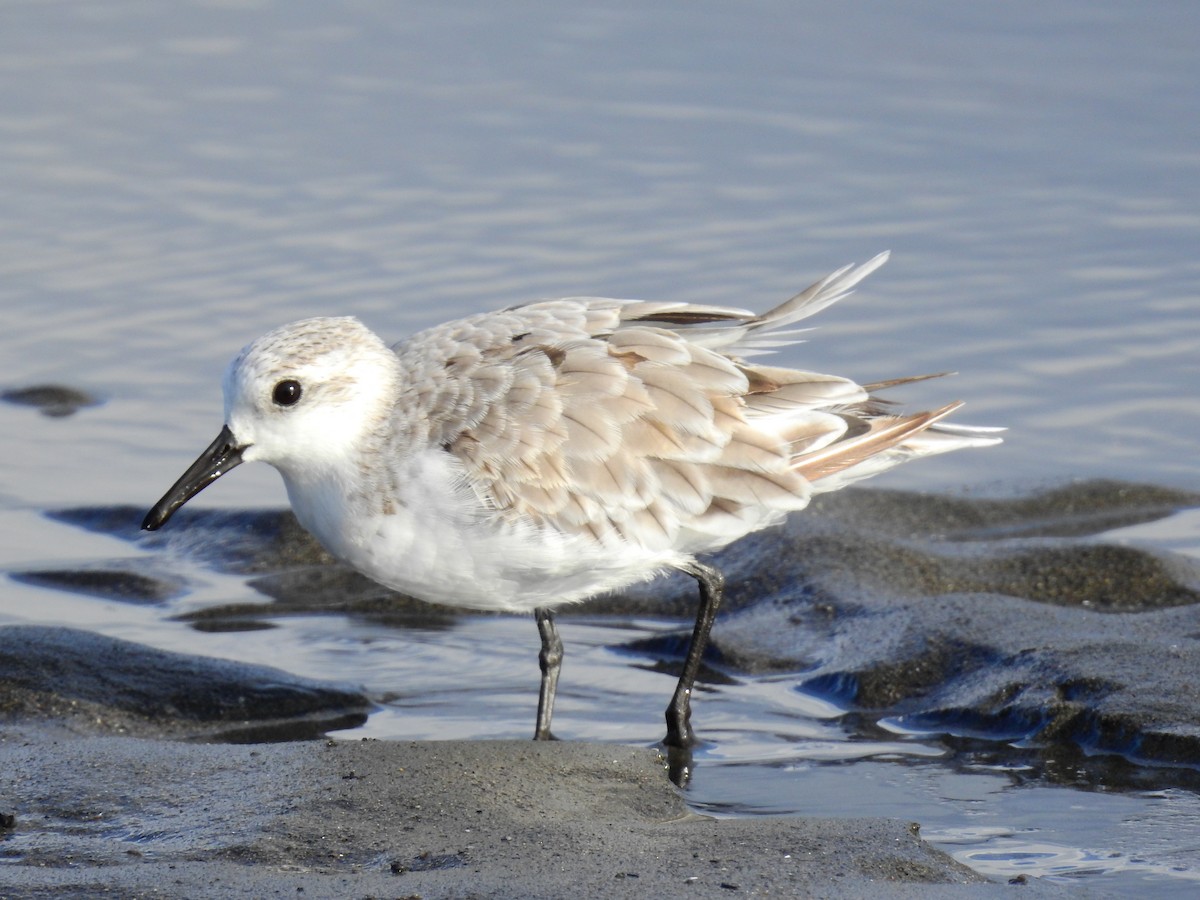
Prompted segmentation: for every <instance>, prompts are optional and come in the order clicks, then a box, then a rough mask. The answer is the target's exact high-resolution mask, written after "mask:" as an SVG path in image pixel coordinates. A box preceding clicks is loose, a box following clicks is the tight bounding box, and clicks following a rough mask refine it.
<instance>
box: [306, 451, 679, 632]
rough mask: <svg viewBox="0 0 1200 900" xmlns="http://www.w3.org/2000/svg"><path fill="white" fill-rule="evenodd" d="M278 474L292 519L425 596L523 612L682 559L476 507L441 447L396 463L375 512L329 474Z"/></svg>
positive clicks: (388, 580)
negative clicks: (313, 477) (390, 486)
mask: <svg viewBox="0 0 1200 900" xmlns="http://www.w3.org/2000/svg"><path fill="white" fill-rule="evenodd" d="M283 474H284V480H285V482H286V484H287V487H288V495H289V498H290V500H291V503H292V507H293V509H294V510H295V512H296V516H297V518H298V519H299V520H300V523H301V524H302V525H303V526H304V527H305V528H307V529H308V530H309V531H311V532H312V533H313V534H314V535H315V536H316V537H317V538H318V540H320V541H321V543H322V544H323V545H324V546H325V547H326V549H328V550H329V551H330V552H331V553H333V554H334V555H335V556H337V557H338V558H339V559H341V560H342V561H343V562H345V563H347V564H348V565H350V566H352V567H354V568H355V569H357V570H359V571H360V572H362V573H363V574H365V575H367V576H368V577H370V578H372V579H374V580H376V581H378V582H380V583H381V584H384V585H386V586H387V587H390V588H393V589H395V590H398V591H401V592H403V593H406V594H410V595H412V596H414V597H417V598H419V599H421V600H425V601H427V602H431V603H442V604H446V605H448V606H461V607H468V608H472V609H485V610H503V611H529V610H533V609H536V608H538V607H553V606H557V605H559V604H561V603H568V602H572V601H577V600H583V599H586V598H587V597H591V596H594V595H596V594H599V593H603V592H605V591H609V590H615V589H617V588H620V587H624V586H626V585H629V584H632V583H634V582H636V581H640V580H643V579H646V578H649V577H652V576H653V575H655V574H656V573H657V572H659V571H660V570H662V569H663V568H664V567H665V566H669V565H672V564H674V563H677V562H679V561H680V560H682V559H683V558H684V557H683V556H682V555H680V554H677V553H674V552H671V551H668V552H651V551H646V550H643V549H641V548H636V547H632V546H630V545H628V544H618V545H607V546H602V545H600V544H599V543H597V542H596V541H595V540H594V539H592V538H590V537H584V536H579V535H566V534H563V533H561V532H559V531H557V530H555V529H553V528H545V527H538V526H536V525H535V524H533V523H532V522H528V521H513V520H511V519H506V518H504V517H502V516H500V515H498V514H497V513H496V512H495V511H493V510H490V509H488V508H487V507H486V505H485V504H484V502H483V501H482V500H481V499H480V497H479V496H478V495H477V494H476V493H475V491H473V490H472V488H471V487H470V485H469V484H468V483H467V482H466V481H465V479H464V478H463V475H462V471H461V467H460V466H459V465H458V463H457V461H456V460H455V459H454V458H453V457H452V456H451V455H450V454H448V453H446V452H445V451H442V450H441V449H426V450H423V451H420V452H417V453H415V454H413V455H412V456H411V457H410V458H409V459H407V460H406V461H404V462H402V463H401V464H399V465H398V466H397V471H396V473H395V474H396V479H395V482H394V492H393V493H392V495H391V496H390V497H389V501H390V502H389V503H388V504H387V505H386V506H385V507H384V509H383V510H382V511H380V510H379V509H378V507H372V506H368V505H365V504H363V503H356V502H354V501H353V500H352V499H350V498H348V497H347V495H346V492H345V489H344V487H342V486H340V485H339V483H338V482H337V481H306V482H299V481H296V480H294V479H292V478H289V477H288V475H287V473H283Z"/></svg>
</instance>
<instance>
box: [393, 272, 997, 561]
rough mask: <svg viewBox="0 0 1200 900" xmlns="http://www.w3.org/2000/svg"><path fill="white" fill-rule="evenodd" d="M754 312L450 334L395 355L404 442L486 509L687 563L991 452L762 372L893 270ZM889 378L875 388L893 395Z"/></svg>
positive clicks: (826, 381) (517, 320)
mask: <svg viewBox="0 0 1200 900" xmlns="http://www.w3.org/2000/svg"><path fill="white" fill-rule="evenodd" d="M884 258H885V257H882V256H881V257H877V258H876V259H874V260H872V261H871V262H870V263H867V264H866V265H864V266H861V267H859V268H856V269H851V268H849V267H848V268H847V269H843V270H841V271H839V272H836V273H834V274H833V275H831V276H829V277H828V278H826V279H823V280H822V281H820V282H818V283H817V284H815V285H813V287H812V288H810V289H809V290H808V291H806V292H804V293H803V294H800V295H798V296H797V297H795V298H793V299H792V300H790V301H788V303H785V304H783V305H782V306H780V307H777V308H776V309H774V310H771V311H770V312H768V313H765V314H763V315H761V316H757V315H755V314H753V313H750V312H748V311H746V310H740V309H732V308H724V307H712V306H697V305H691V304H683V303H643V302H637V301H619V300H608V299H597V298H568V299H563V300H553V301H546V302H541V303H534V304H530V305H527V306H522V307H516V308H513V309H509V310H505V311H502V312H497V313H488V314H483V315H478V316H473V317H470V318H467V319H462V320H459V321H457V322H451V323H447V324H445V325H442V326H438V327H436V328H433V329H430V330H428V331H425V332H421V333H419V334H417V335H415V336H413V337H412V338H411V339H409V340H408V341H405V342H403V343H401V344H399V345H397V346H396V348H395V349H396V352H397V354H398V356H399V359H400V361H401V366H402V369H403V378H402V383H403V384H404V385H405V388H404V391H405V397H404V398H402V400H401V403H400V406H399V407H398V409H397V422H398V423H399V422H403V423H405V426H404V428H403V429H399V433H402V436H401V437H400V440H403V441H405V442H407V443H408V444H409V445H410V446H412V445H414V444H416V445H420V446H423V447H427V448H442V449H443V450H444V451H445V452H446V453H448V454H450V455H451V456H452V457H453V459H454V461H455V463H456V465H459V466H461V470H462V472H463V475H464V476H465V479H466V481H467V483H468V484H469V485H470V488H471V490H473V491H474V492H475V494H476V495H477V496H478V498H479V502H480V505H481V509H483V510H485V511H486V512H487V514H489V515H493V516H494V517H495V518H496V520H497V521H498V522H500V523H525V524H532V525H533V526H534V527H536V528H539V529H550V530H553V531H555V532H559V533H562V534H565V535H578V536H580V537H583V538H586V539H588V541H589V543H590V542H594V543H595V544H597V545H598V546H603V547H607V548H610V549H611V548H614V547H618V546H620V545H626V546H628V545H633V546H636V547H639V548H641V549H642V550H644V551H651V552H653V551H663V552H673V553H682V554H688V555H690V554H694V553H699V552H703V551H705V550H709V549H714V548H717V547H720V546H723V545H724V544H727V543H729V542H730V541H733V540H735V539H737V538H739V537H741V536H743V535H745V534H747V533H749V532H751V531H755V530H757V529H759V528H762V527H765V526H766V525H769V524H771V523H774V522H776V521H778V520H779V519H781V518H782V516H783V515H785V514H786V513H787V512H788V511H789V510H795V509H799V508H801V507H803V506H805V505H806V504H807V502H808V500H809V498H810V496H811V494H812V493H814V492H817V491H820V490H828V489H834V488H836V487H840V486H842V485H843V484H845V483H847V482H848V481H851V480H854V479H855V478H858V477H864V476H866V475H870V474H874V473H875V472H876V471H881V470H882V469H884V468H887V467H889V466H891V465H894V464H896V463H897V462H901V461H903V460H904V459H908V458H912V457H915V456H921V455H926V454H928V453H935V452H941V451H943V450H950V449H956V448H957V447H961V446H969V445H973V444H981V443H992V442H994V440H995V439H994V438H990V437H988V436H986V435H984V434H982V433H981V432H979V431H976V430H972V429H962V428H959V429H950V428H947V427H944V426H937V425H936V424H935V423H937V422H938V420H939V419H941V417H942V416H944V415H946V414H947V413H948V412H950V411H951V410H952V409H953V408H954V407H953V406H949V407H944V408H943V409H940V410H936V411H933V412H928V413H919V414H916V415H912V416H901V415H896V414H894V413H892V412H890V411H889V409H888V406H887V404H884V403H881V402H880V401H878V400H877V399H875V398H874V397H873V396H872V394H871V391H870V389H869V388H870V387H871V386H867V387H862V386H860V385H858V384H856V383H855V382H853V381H851V380H849V379H846V378H840V377H836V376H829V375H821V374H818V373H814V372H806V371H801V370H796V369H788V368H782V367H775V366H765V365H759V364H756V363H754V362H751V361H749V358H750V357H752V356H753V355H755V354H760V353H762V352H765V351H769V350H771V349H774V348H776V347H778V346H783V345H786V344H790V343H793V342H794V341H795V334H796V332H794V331H787V330H785V329H786V326H788V325H791V324H792V323H794V322H796V321H798V320H799V319H801V318H804V317H805V316H807V315H811V314H812V313H813V312H816V311H818V310H819V309H822V308H824V307H825V306H827V305H829V304H830V303H832V302H834V301H836V300H837V299H840V298H841V297H842V296H845V294H846V293H848V292H849V291H850V289H852V288H853V286H854V285H855V284H857V283H858V281H860V280H861V279H862V278H863V277H865V276H866V275H867V274H869V272H870V271H872V270H873V269H874V268H876V267H877V266H878V265H880V264H881V263H882V262H883V259H884ZM894 383H896V382H891V383H888V384H886V385H879V386H877V387H886V386H890V385H891V384H894Z"/></svg>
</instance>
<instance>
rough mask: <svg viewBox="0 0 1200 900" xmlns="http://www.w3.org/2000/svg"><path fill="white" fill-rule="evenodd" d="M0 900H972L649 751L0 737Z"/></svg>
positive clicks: (897, 853)
mask: <svg viewBox="0 0 1200 900" xmlns="http://www.w3.org/2000/svg"><path fill="white" fill-rule="evenodd" d="M0 768H2V769H3V770H4V771H5V772H6V773H8V775H7V778H6V781H7V782H8V785H7V786H6V788H5V789H4V795H3V798H2V800H0V805H2V806H3V807H4V809H5V810H7V811H9V812H12V811H13V810H15V821H14V822H13V824H12V825H11V827H10V828H8V829H7V830H6V831H5V832H4V838H3V839H2V840H0V856H2V857H3V859H4V863H5V864H4V865H2V866H0V895H3V896H6V897H20V896H48V895H51V894H53V895H54V896H84V895H87V896H94V895H103V894H111V895H120V896H167V897H201V896H214V895H216V896H256V897H261V896H282V895H287V896H297V895H301V894H302V895H303V896H305V897H380V896H387V897H514V898H515V897H564V896H578V897H599V896H605V897H621V896H630V897H632V896H639V897H644V896H688V897H692V896H696V897H708V896H721V897H727V896H731V895H737V894H746V895H753V896H761V895H772V896H793V897H794V896H807V897H822V896H825V897H829V896H836V897H881V898H882V897H973V896H993V895H999V894H1001V893H1004V894H1011V893H1012V892H1013V891H1014V890H1020V891H1022V896H1024V894H1025V893H1028V891H1029V890H1031V889H1032V890H1034V891H1035V892H1036V893H1037V894H1038V895H1039V896H1045V895H1048V894H1049V895H1053V893H1054V891H1053V890H1052V889H1047V888H1044V887H1043V886H1035V885H1026V886H1024V887H1021V888H1017V887H1010V886H1007V885H997V884H992V883H988V882H987V881H986V880H985V879H983V878H982V877H981V876H979V875H976V874H975V873H973V872H971V871H970V870H968V869H966V868H965V867H963V866H961V865H959V864H957V863H955V862H954V861H952V860H951V859H950V858H949V857H947V856H946V855H944V854H942V853H940V852H939V851H937V850H934V849H932V848H931V847H929V846H928V845H927V844H925V843H924V842H922V841H921V840H920V838H919V836H918V832H917V828H916V826H914V825H911V824H909V823H905V822H900V821H895V820H889V819H869V818H858V819H808V818H795V817H788V818H777V817H763V818H749V819H722V820H717V819H712V818H708V817H703V816H698V815H694V814H692V813H689V812H688V810H687V808H686V806H685V805H684V803H683V801H682V799H681V797H680V795H679V793H678V792H677V791H676V790H675V788H674V787H673V786H672V785H671V784H670V783H669V782H668V781H667V778H666V774H665V771H664V768H663V765H662V762H661V760H660V758H659V756H658V754H657V753H655V752H654V751H652V750H647V749H639V748H629V747H619V746H601V745H593V744H574V743H552V744H535V743H534V742H532V741H499V742H492V741H481V742H474V741H471V742H445V743H439V742H390V741H373V740H372V741H361V742H333V741H306V742H292V743H282V744H259V745H229V744H198V743H186V742H174V741H157V740H147V739H141V738H121V737H78V736H72V735H68V734H67V733H66V732H58V733H55V729H54V728H53V727H50V726H40V727H34V728H28V727H22V728H17V729H11V728H10V729H6V730H5V732H4V737H3V739H0Z"/></svg>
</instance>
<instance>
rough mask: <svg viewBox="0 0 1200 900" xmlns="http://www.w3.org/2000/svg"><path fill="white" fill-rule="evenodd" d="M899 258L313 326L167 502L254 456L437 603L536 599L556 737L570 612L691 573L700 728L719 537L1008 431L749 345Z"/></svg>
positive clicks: (345, 551)
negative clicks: (471, 311) (557, 617)
mask: <svg viewBox="0 0 1200 900" xmlns="http://www.w3.org/2000/svg"><path fill="white" fill-rule="evenodd" d="M886 259H887V254H886V253H882V254H880V255H879V256H876V257H875V258H874V259H872V260H871V261H870V262H868V263H866V264H865V265H863V266H859V267H857V268H855V267H853V266H846V267H845V268H843V269H839V270H838V271H837V272H834V273H833V274H832V275H829V276H828V277H826V278H823V279H822V280H820V281H818V282H817V283H816V284H814V285H813V286H812V287H810V288H808V290H806V291H804V292H803V293H801V294H799V295H797V296H795V297H793V298H792V299H791V300H788V301H787V302H786V303H784V304H782V305H781V306H778V307H776V308H775V309H772V310H771V311H770V312H767V313H764V314H763V315H755V314H754V313H752V312H749V311H747V310H744V309H736V308H727V307H720V306H698V305H693V304H688V303H647V302H641V301H630V300H606V299H598V298H593V297H570V298H566V299H562V300H549V301H543V302H537V303H531V304H529V305H526V306H518V307H514V308H511V309H506V310H502V311H500V312H493V313H485V314H482V315H475V316H470V317H468V318H465V319H460V320H459V321H456V322H449V323H447V324H444V325H439V326H437V327H435V328H431V329H429V330H427V331H422V332H420V333H418V334H416V335H414V336H413V337H411V338H409V339H408V340H406V341H402V342H400V343H399V344H396V345H395V346H394V347H392V348H389V347H388V346H387V345H386V344H385V343H384V342H383V341H382V340H380V339H379V338H378V337H377V336H376V335H375V334H374V333H372V332H371V331H369V330H368V329H367V328H365V327H364V326H363V325H362V324H361V323H359V322H358V321H357V320H356V319H353V318H316V319H305V320H303V321H300V322H295V323H293V324H291V325H285V326H283V327H282V328H279V329H277V330H275V331H272V332H270V333H268V334H266V335H264V336H263V337H260V338H259V339H258V340H256V341H254V342H253V343H251V344H250V345H249V346H247V347H246V348H245V349H244V350H243V351H242V352H241V354H240V355H239V356H238V357H237V358H236V359H235V360H234V361H233V362H232V363H231V365H230V366H229V369H228V371H227V373H226V375H225V381H224V389H225V427H224V428H222V429H221V433H220V434H219V435H218V436H217V439H216V440H215V441H213V443H212V445H211V446H210V447H209V448H208V449H207V450H205V451H204V453H203V454H201V456H200V458H199V459H197V460H196V462H195V463H193V464H192V466H191V468H189V469H188V470H187V471H186V472H185V473H184V475H183V477H181V478H180V479H179V481H178V482H176V483H175V485H174V486H173V487H172V488H171V489H170V490H169V491H168V492H167V493H166V495H165V496H164V497H163V498H162V499H161V500H160V501H159V502H158V504H157V505H155V507H154V508H153V509H152V510H150V512H149V513H148V514H147V516H146V519H145V522H144V523H143V525H142V527H143V528H147V529H150V530H154V529H156V528H159V527H161V526H162V525H163V524H164V523H165V522H166V521H167V520H168V519H169V518H170V517H171V515H172V514H173V513H174V512H175V511H176V510H177V509H179V507H180V506H182V505H183V504H184V503H185V502H187V500H188V499H189V498H191V497H192V496H194V495H195V494H196V493H197V492H199V491H200V490H202V489H203V488H205V487H206V486H207V485H209V484H211V483H212V482H213V481H215V480H216V479H217V478H219V477H220V476H221V475H223V474H225V473H226V472H228V471H229V470H230V469H232V468H233V467H234V466H237V465H238V464H239V463H242V462H250V461H252V460H261V461H263V462H267V463H270V464H271V465H273V466H274V467H275V468H276V469H278V470H279V473H280V474H281V475H282V476H283V480H284V483H285V484H286V485H287V492H288V497H289V499H290V500H291V504H292V508H293V509H294V510H295V513H296V516H297V518H298V519H299V520H300V522H301V524H303V525H304V527H305V528H307V529H308V530H309V531H311V532H312V533H313V534H314V535H316V537H317V538H318V539H319V540H320V541H321V543H322V544H324V545H325V547H326V548H328V549H329V550H330V551H331V552H332V553H333V554H334V555H335V556H337V557H339V558H340V559H342V560H344V561H345V562H346V563H348V564H349V565H351V566H353V567H354V568H355V569H358V570H359V571H360V572H362V573H364V574H365V575H367V576H369V577H370V578H373V579H374V580H376V581H378V582H380V583H381V584H383V585H386V586H387V587H390V588H394V589H396V590H399V591H403V592H404V593H407V594H411V595H412V596H415V597H419V598H421V599H423V600H427V601H430V602H436V603H444V604H448V605H450V606H459V607H468V608H473V609H483V610H505V611H514V612H530V611H532V612H533V613H534V617H535V619H536V622H537V627H538V631H539V633H540V636H541V653H540V655H539V662H540V664H541V671H542V680H541V693H540V696H539V702H538V712H537V725H536V730H535V733H534V736H535V739H542V740H545V739H550V738H551V733H550V720H551V714H552V711H553V704H554V693H555V688H556V685H557V681H558V673H559V666H560V663H561V660H562V642H561V640H560V639H559V636H558V632H557V630H556V628H555V624H554V615H553V609H554V608H555V607H557V606H559V605H561V604H564V603H575V602H578V601H581V600H586V599H587V598H589V597H593V596H595V595H597V594H602V593H606V592H610V591H614V590H617V589H619V588H622V587H625V586H627V585H629V584H632V583H633V582H636V581H641V580H644V579H649V578H652V577H654V576H655V575H657V574H659V573H661V572H663V571H664V570H667V569H678V570H680V571H682V572H686V573H687V574H688V575H691V576H692V577H693V578H695V579H696V581H697V582H698V585H699V594H700V602H699V611H698V613H697V616H696V624H695V629H694V632H693V635H692V641H691V645H690V646H689V648H688V652H687V656H686V659H685V662H684V666H683V672H682V674H681V675H680V677H679V681H678V684H677V686H676V688H675V693H674V695H673V697H672V699H671V702H670V705H669V706H668V707H667V713H666V719H667V736H666V738H665V741H664V743H665V744H666V745H667V746H668V747H671V748H686V747H688V746H690V745H691V744H692V742H693V740H694V737H693V733H692V729H691V725H690V718H691V709H690V698H691V692H692V686H693V683H694V682H695V679H696V675H697V671H698V669H699V667H700V661H701V657H702V655H703V653H704V649H705V645H706V644H707V642H708V636H709V631H710V629H711V628H712V624H713V620H714V618H715V617H716V613H717V607H718V606H719V605H720V602H721V594H722V589H723V579H722V576H721V573H720V572H719V571H718V570H717V569H716V568H714V567H713V566H712V565H710V564H708V563H705V562H701V561H700V560H699V559H698V557H699V556H700V555H701V554H704V553H707V552H709V551H712V550H716V549H718V548H720V547H724V546H725V545H726V544H729V543H730V542H732V541H735V540H737V539H738V538H740V537H743V536H745V535H747V534H750V533H751V532H754V531H758V530H759V529H761V528H765V527H767V526H769V525H773V524H775V523H778V522H779V521H780V520H781V519H783V517H784V516H785V515H786V514H787V513H788V512H790V511H791V510H797V509H801V508H802V507H804V506H805V505H806V504H807V503H808V501H809V498H810V497H811V496H812V495H813V494H815V493H820V492H822V491H831V490H836V489H838V488H841V487H843V486H844V485H846V484H849V483H850V482H852V481H856V480H858V479H860V478H864V477H867V476H870V475H874V474H876V473H878V472H881V471H883V470H884V469H887V468H889V467H891V466H893V465H895V464H897V463H900V462H903V461H905V460H909V459H913V458H916V457H920V456H926V455H929V454H933V453H940V452H943V451H946V450H955V449H958V448H960V447H973V446H983V445H986V444H992V443H996V442H997V441H998V440H999V439H998V438H997V437H995V435H994V434H992V433H991V432H994V431H996V430H998V429H983V428H970V427H967V426H955V425H948V424H944V423H943V422H942V420H943V419H944V417H945V416H947V415H948V414H949V413H950V412H952V411H953V410H954V409H956V408H957V407H958V406H959V405H960V404H958V403H952V404H950V405H948V406H943V407H941V408H940V409H935V410H932V411H928V412H920V413H915V414H907V415H905V414H899V413H897V412H896V411H894V409H893V407H892V406H891V404H890V403H888V402H886V401H883V400H879V399H878V398H877V397H876V396H874V393H875V392H876V391H879V390H882V389H884V388H887V387H891V386H893V385H895V384H900V383H903V382H906V381H912V380H915V379H904V378H901V379H895V380H892V381H886V382H879V383H876V384H868V385H859V384H856V383H855V382H853V381H851V380H849V379H847V378H840V377H837V376H833V375H819V374H816V373H814V372H806V371H801V370H797V369H788V368H780V367H775V366H766V365H761V364H759V363H756V362H749V361H748V360H749V359H750V358H752V357H754V356H755V355H759V354H762V353H764V352H768V351H771V350H774V349H777V348H779V347H782V346H786V345H788V344H792V343H795V342H796V339H797V337H796V336H797V334H798V333H799V331H798V330H795V329H793V330H781V329H786V327H787V326H789V325H792V324H794V323H796V322H798V321H799V320H801V319H804V318H805V317H807V316H810V315H812V314H813V313H816V312H818V311H819V310H821V309H824V308H825V307H826V306H829V305H830V304H831V303H834V302H836V301H837V300H840V299H841V298H842V297H844V296H846V295H847V294H848V293H849V292H850V291H851V290H852V289H853V288H854V286H855V285H857V284H858V283H859V282H860V281H861V280H862V279H863V278H865V277H866V276H867V275H869V274H870V273H871V272H873V271H874V270H875V269H877V268H878V267H879V266H881V265H882V264H883V263H884V261H885V260H886Z"/></svg>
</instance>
